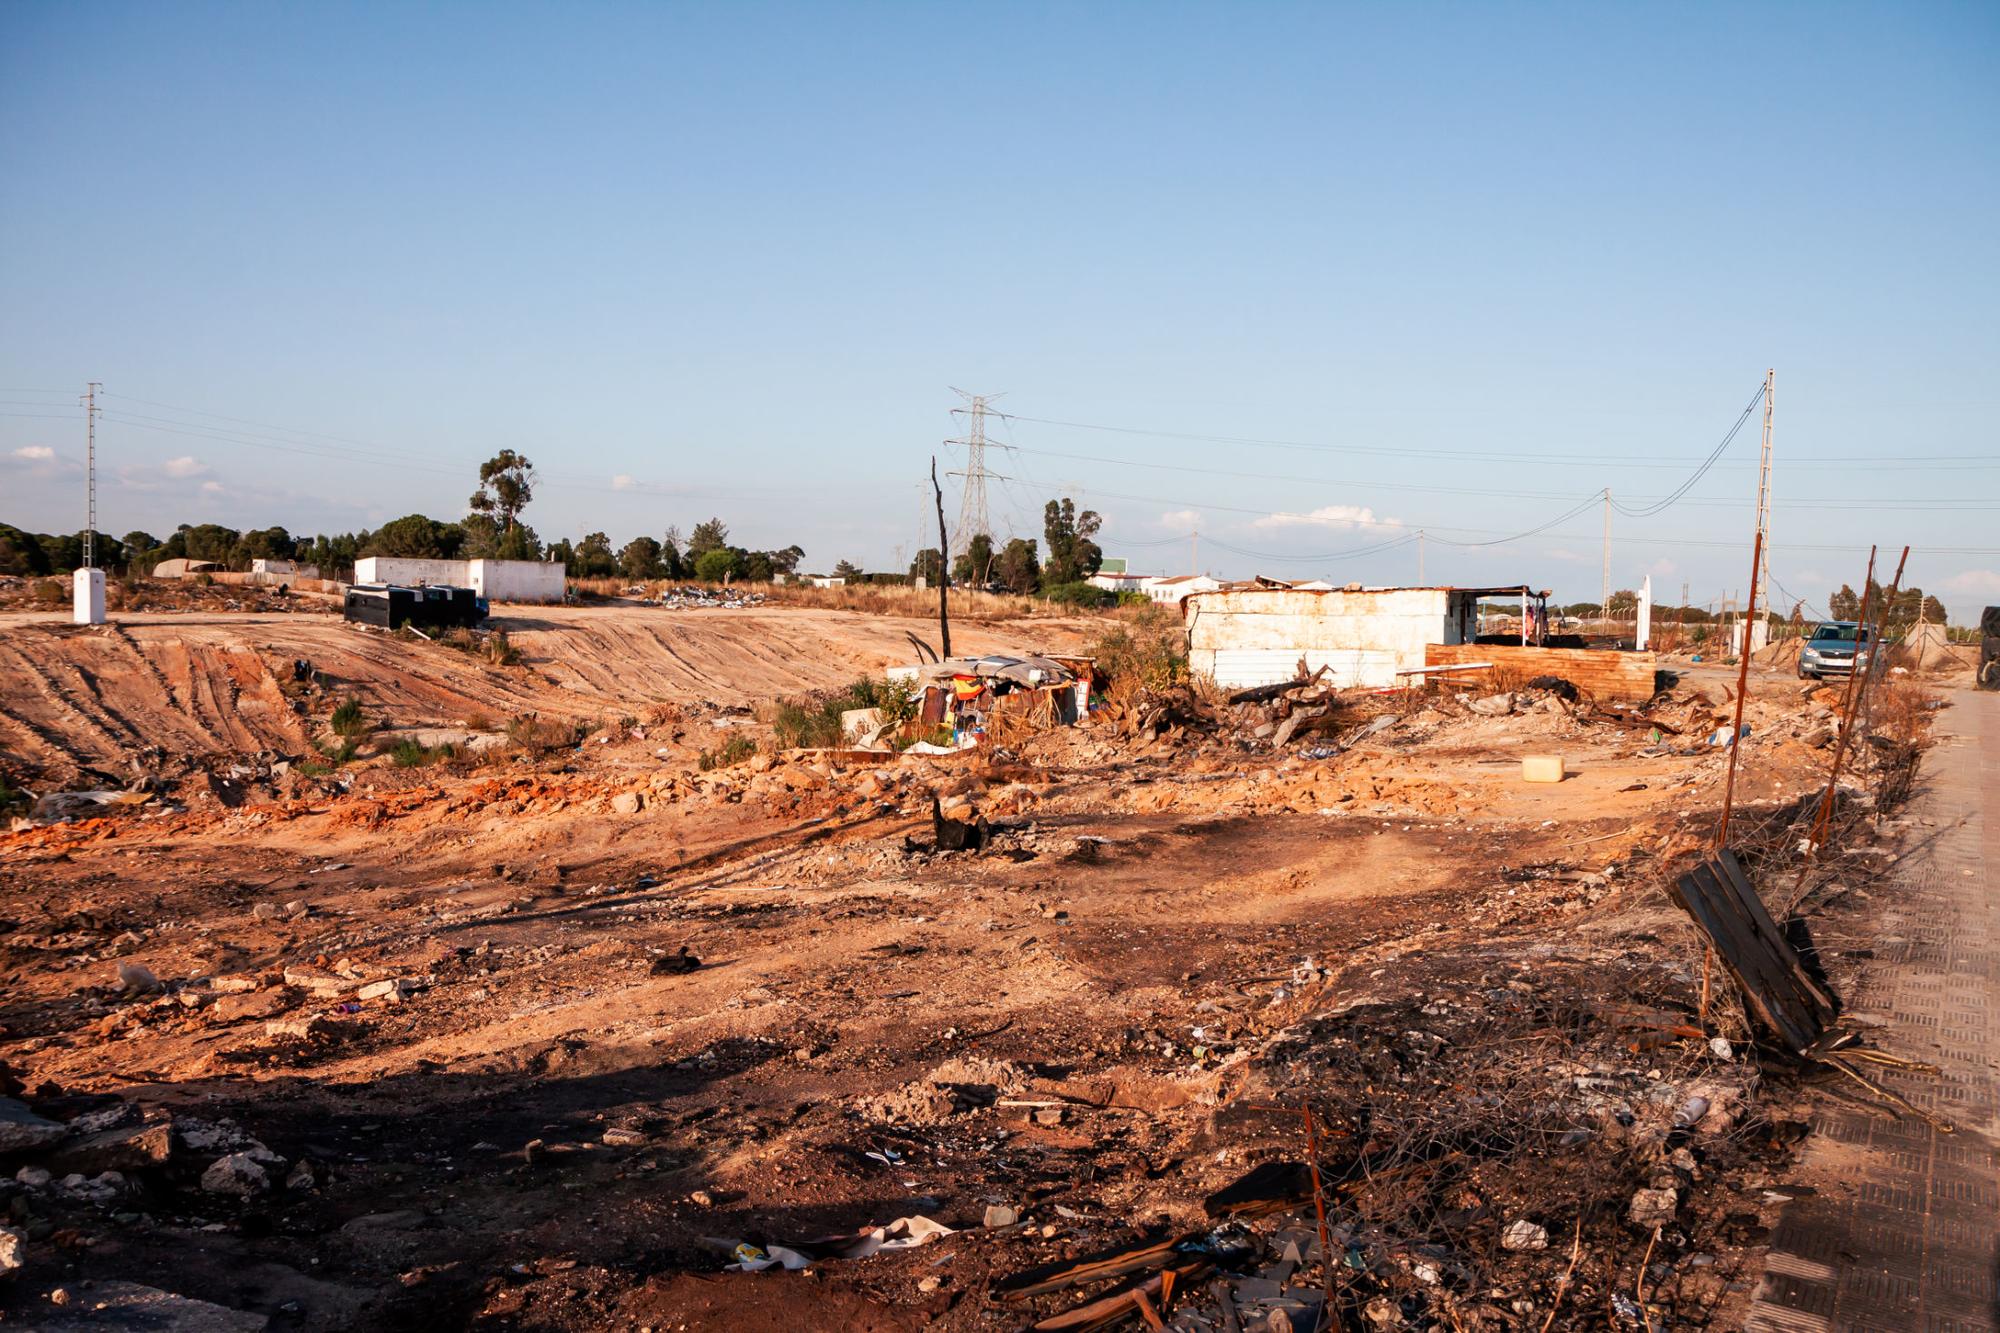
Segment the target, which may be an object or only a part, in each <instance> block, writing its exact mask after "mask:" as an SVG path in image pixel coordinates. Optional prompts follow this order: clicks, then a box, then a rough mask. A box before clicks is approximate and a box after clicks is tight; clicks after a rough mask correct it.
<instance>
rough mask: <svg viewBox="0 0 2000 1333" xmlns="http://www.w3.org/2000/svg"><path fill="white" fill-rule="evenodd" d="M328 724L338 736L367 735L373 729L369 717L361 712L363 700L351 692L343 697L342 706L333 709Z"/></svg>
mask: <svg viewBox="0 0 2000 1333" xmlns="http://www.w3.org/2000/svg"><path fill="white" fill-rule="evenodd" d="M327 725H329V726H330V727H332V728H333V734H334V735H336V736H350V737H351V736H365V735H367V734H368V733H369V731H371V730H373V728H371V727H370V726H369V723H368V719H367V717H366V716H364V715H363V713H362V712H361V701H360V700H359V699H357V698H355V697H354V696H353V695H351V694H350V695H348V696H347V697H346V698H345V699H342V700H341V701H340V706H339V707H338V708H336V709H334V710H333V716H332V717H331V718H330V719H328V723H327Z"/></svg>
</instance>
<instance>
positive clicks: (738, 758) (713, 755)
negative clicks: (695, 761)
mask: <svg viewBox="0 0 2000 1333" xmlns="http://www.w3.org/2000/svg"><path fill="white" fill-rule="evenodd" d="M756 753H757V742H755V741H753V740H751V739H750V738H749V737H748V736H731V737H730V738H729V740H728V741H727V742H725V743H724V744H723V745H722V747H721V748H720V749H716V750H703V751H702V752H701V760H700V764H701V771H702V772H704V773H709V772H713V771H714V770H715V769H718V768H734V767H735V766H736V765H738V764H740V763H742V762H743V761H744V760H746V759H748V758H750V757H751V756H752V755H754V754H756Z"/></svg>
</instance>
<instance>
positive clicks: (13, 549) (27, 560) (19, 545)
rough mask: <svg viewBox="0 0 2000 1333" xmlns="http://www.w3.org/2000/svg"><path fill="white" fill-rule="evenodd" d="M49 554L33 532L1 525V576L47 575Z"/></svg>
mask: <svg viewBox="0 0 2000 1333" xmlns="http://www.w3.org/2000/svg"><path fill="white" fill-rule="evenodd" d="M47 573H49V553H48V552H47V551H45V550H43V549H42V540H41V538H40V537H38V536H36V535H35V534H34V533H32V532H23V531H22V530H21V529H19V528H16V527H10V526H8V525H7V524H5V523H0V574H33V575H39V574H47Z"/></svg>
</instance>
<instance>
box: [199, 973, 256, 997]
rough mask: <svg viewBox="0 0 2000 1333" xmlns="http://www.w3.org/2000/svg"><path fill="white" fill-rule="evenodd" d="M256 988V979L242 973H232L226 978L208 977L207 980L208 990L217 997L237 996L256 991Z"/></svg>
mask: <svg viewBox="0 0 2000 1333" xmlns="http://www.w3.org/2000/svg"><path fill="white" fill-rule="evenodd" d="M257 987H258V982H257V978H255V977H253V976H250V975H248V974H247V973H243V972H236V973H232V974H231V975H229V976H226V977H210V978H209V979H208V988H209V989H210V990H212V991H214V992H216V993H217V994H218V995H238V994H241V993H243V992H244V991H253V990H256V989H257Z"/></svg>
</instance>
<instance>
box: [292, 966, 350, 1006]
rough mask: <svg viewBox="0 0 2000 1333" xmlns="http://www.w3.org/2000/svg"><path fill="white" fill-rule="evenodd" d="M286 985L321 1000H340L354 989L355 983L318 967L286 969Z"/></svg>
mask: <svg viewBox="0 0 2000 1333" xmlns="http://www.w3.org/2000/svg"><path fill="white" fill-rule="evenodd" d="M285 984H286V985H287V986H297V987H298V988H299V989H300V990H303V991H310V992H312V994H313V996H314V998H316V999H321V1000H333V999H338V998H339V997H341V996H343V995H345V994H347V993H348V992H349V991H351V990H353V989H354V983H353V982H352V981H350V980H348V979H347V978H346V977H341V976H335V975H334V974H333V973H331V972H328V971H325V970H324V969H322V968H317V967H288V968H286V969H285Z"/></svg>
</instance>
